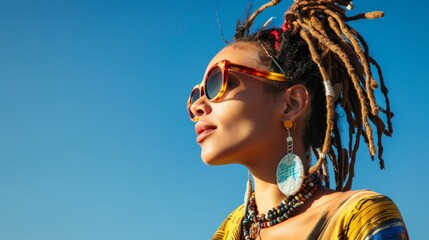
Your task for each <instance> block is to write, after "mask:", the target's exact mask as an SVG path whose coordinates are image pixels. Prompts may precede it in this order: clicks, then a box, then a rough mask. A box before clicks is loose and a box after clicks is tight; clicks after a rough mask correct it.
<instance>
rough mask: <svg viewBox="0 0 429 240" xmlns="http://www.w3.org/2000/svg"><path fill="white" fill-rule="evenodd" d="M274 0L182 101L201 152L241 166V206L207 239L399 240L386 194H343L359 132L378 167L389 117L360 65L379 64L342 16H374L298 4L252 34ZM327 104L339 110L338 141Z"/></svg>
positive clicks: (400, 230)
mask: <svg viewBox="0 0 429 240" xmlns="http://www.w3.org/2000/svg"><path fill="white" fill-rule="evenodd" d="M278 2H280V1H279V0H277V1H276V0H273V1H271V2H269V3H267V4H265V5H263V6H262V7H261V8H259V9H258V10H257V11H255V13H254V14H253V15H252V16H250V17H249V18H248V19H247V20H246V21H245V22H243V23H241V24H238V25H237V31H236V35H235V38H234V42H233V43H232V44H229V45H228V46H227V47H225V48H224V49H222V50H221V51H220V52H219V53H218V54H217V55H216V56H215V57H214V58H213V59H212V60H211V62H210V63H209V65H208V68H207V70H206V72H205V75H204V79H203V82H202V83H201V84H199V85H197V86H196V87H195V88H194V89H193V91H192V93H191V96H190V98H189V101H188V110H189V114H190V117H191V119H192V120H193V121H195V122H196V125H195V130H196V133H197V142H198V143H199V144H200V145H201V148H202V152H201V156H202V159H203V160H204V161H205V162H206V163H207V164H211V165H220V164H231V163H238V164H242V165H244V166H246V167H247V168H248V169H249V180H248V184H247V190H246V194H245V201H244V204H243V205H242V206H240V207H238V208H237V209H236V210H235V211H233V212H232V213H231V214H230V215H229V216H228V218H227V219H226V220H225V221H224V223H223V224H222V225H221V226H220V228H219V229H218V231H217V232H216V233H215V235H214V237H213V239H246V240H248V239H269V240H275V239H408V234H407V230H406V227H405V224H404V222H403V220H402V218H401V215H400V213H399V211H398V209H397V208H396V206H395V204H394V203H393V202H392V201H391V200H390V199H389V198H388V197H386V196H383V195H380V194H378V193H375V192H372V191H350V188H351V184H352V179H353V176H354V163H355V160H356V151H357V149H358V148H359V146H360V140H361V138H363V139H364V141H365V142H366V143H367V145H368V150H369V153H370V155H371V157H374V156H375V155H376V154H378V158H379V160H380V167H381V168H383V167H384V162H383V159H382V152H383V146H382V136H383V135H387V136H390V134H391V132H392V126H391V122H390V119H391V117H392V113H391V112H390V107H389V101H388V98H387V89H386V87H385V86H384V82H383V79H382V75H381V71H380V70H379V72H378V76H379V78H380V81H379V82H380V85H381V90H382V92H383V94H384V96H385V99H386V107H385V109H382V108H381V107H380V106H379V105H378V103H377V102H376V100H375V98H374V90H375V89H376V88H377V85H378V83H377V82H376V81H375V79H374V76H373V75H372V72H371V69H370V64H371V63H372V64H374V65H375V66H376V67H378V65H377V64H376V62H375V61H374V60H373V59H372V58H371V57H370V56H369V54H368V48H367V45H366V43H365V41H364V40H363V38H362V37H361V36H360V35H359V34H358V33H357V32H356V31H355V30H354V29H352V28H350V27H349V26H348V25H347V24H346V21H349V20H356V19H359V18H375V17H380V16H382V13H380V12H374V13H368V14H364V15H358V16H355V17H346V16H345V9H344V8H345V7H347V8H350V7H351V6H352V5H351V2H350V1H348V0H338V1H333V0H321V1H313V0H307V1H299V0H298V1H294V3H293V5H292V6H291V7H290V9H289V10H288V11H287V12H286V14H285V21H284V23H283V25H282V27H281V28H267V25H268V23H267V24H265V25H264V26H263V27H262V28H261V29H259V30H258V31H256V32H255V33H252V34H251V33H250V30H249V29H250V27H251V25H252V22H253V20H254V19H255V17H256V16H257V15H258V14H259V13H260V12H262V11H263V10H264V9H265V8H267V7H270V6H273V5H276V4H277V3H278ZM378 69H379V68H378ZM335 109H337V110H339V111H341V112H342V115H344V116H345V120H344V122H345V124H346V126H348V128H349V131H348V136H346V138H348V139H346V140H345V139H343V138H344V136H341V134H340V130H339V123H340V122H339V120H340V119H339V117H338V115H336V114H335ZM380 114H384V115H385V116H384V118H385V119H386V123H385V121H383V118H382V117H380V116H379V115H380ZM386 124H387V126H386ZM373 130H374V132H375V133H376V134H377V140H378V144H377V146H376V145H375V143H374V136H373ZM342 137H343V138H342ZM344 143H346V145H345V144H344ZM344 145H345V146H344ZM312 155H315V156H316V158H317V161H315V163H314V164H313V163H312V161H311V156H312ZM328 161H329V162H331V163H332V167H331V168H332V169H333V170H334V172H335V177H334V179H335V182H336V190H331V189H330V188H329V186H330V181H329V180H330V177H329V174H328V168H329V167H328ZM252 178H253V184H252V182H251V179H252ZM252 185H254V190H253V189H252V188H253V186H252Z"/></svg>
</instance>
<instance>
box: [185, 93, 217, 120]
mask: <svg viewBox="0 0 429 240" xmlns="http://www.w3.org/2000/svg"><path fill="white" fill-rule="evenodd" d="M190 110H191V112H192V114H194V115H195V116H196V117H197V118H199V117H201V116H204V115H207V114H209V113H210V112H211V111H212V109H211V106H210V104H209V100H208V99H207V98H206V96H201V97H200V98H198V100H197V101H195V102H194V103H192V105H191V107H190Z"/></svg>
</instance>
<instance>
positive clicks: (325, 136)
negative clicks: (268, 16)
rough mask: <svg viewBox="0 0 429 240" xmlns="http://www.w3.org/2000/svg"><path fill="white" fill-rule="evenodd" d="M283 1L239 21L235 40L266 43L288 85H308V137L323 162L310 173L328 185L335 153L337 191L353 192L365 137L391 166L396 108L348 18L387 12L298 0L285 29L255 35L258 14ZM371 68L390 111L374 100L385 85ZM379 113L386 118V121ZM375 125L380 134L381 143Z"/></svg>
mask: <svg viewBox="0 0 429 240" xmlns="http://www.w3.org/2000/svg"><path fill="white" fill-rule="evenodd" d="M279 2H280V0H272V1H270V2H268V3H265V4H264V5H262V6H261V7H260V8H259V9H257V10H256V11H255V12H254V13H253V14H252V15H251V16H250V17H249V18H247V20H246V21H244V22H238V24H237V28H236V34H235V36H234V40H235V41H236V42H238V41H245V42H258V43H260V44H262V46H264V49H267V51H269V53H270V55H272V56H273V57H274V58H275V59H276V60H277V62H279V63H280V65H282V66H281V67H282V69H283V70H285V73H286V76H287V77H288V79H289V83H288V84H296V83H300V84H303V85H305V86H306V87H307V88H308V91H309V92H310V98H311V104H310V105H311V106H310V108H311V111H310V118H309V121H308V123H307V127H306V131H305V134H304V139H305V144H306V147H307V148H308V149H310V148H311V149H312V150H313V152H314V153H315V155H316V156H317V159H318V160H317V162H316V164H315V165H314V166H312V167H311V168H310V170H309V174H312V173H314V172H318V171H319V172H321V173H322V174H323V176H324V181H325V184H326V185H327V186H328V187H329V174H328V167H327V164H328V163H327V161H326V159H327V157H328V158H329V159H330V161H331V163H332V165H333V169H334V172H335V181H336V189H337V190H341V191H345V190H349V189H351V186H352V180H353V177H354V165H355V162H356V154H357V150H358V148H359V144H360V140H361V139H364V141H365V143H366V144H367V145H368V150H369V153H370V156H371V158H372V159H374V156H375V155H376V153H377V151H378V159H379V165H380V168H381V169H383V168H384V160H383V157H382V154H383V144H382V136H383V135H386V136H391V134H392V131H393V128H392V123H391V118H392V117H393V113H392V112H391V111H390V103H389V98H388V96H387V88H386V86H385V83H384V79H383V75H382V72H381V68H380V66H379V65H378V63H377V62H376V61H375V60H374V59H373V58H372V57H370V55H369V49H368V45H367V43H366V42H365V40H364V39H363V37H362V36H361V35H360V34H359V33H358V32H357V31H356V30H355V29H353V28H352V27H350V26H349V25H348V24H347V22H349V21H353V20H359V19H374V18H379V17H383V12H370V13H364V14H358V15H356V16H351V17H347V16H346V15H345V13H346V9H349V10H350V9H351V8H352V7H353V5H352V2H351V1H350V0H295V1H294V3H293V4H292V6H291V7H290V8H289V9H288V10H287V11H286V13H285V15H284V19H285V21H284V23H283V25H282V28H272V29H265V25H264V26H263V27H262V28H261V29H260V30H259V31H257V32H255V33H252V34H250V27H251V26H252V23H253V21H254V19H255V18H256V16H257V15H258V14H260V13H261V12H262V11H263V10H265V9H266V8H268V7H271V6H275V5H277V4H278V3H279ZM264 59H265V61H266V63H267V65H269V66H270V67H271V69H272V70H274V71H279V69H278V68H279V67H278V66H276V65H275V64H273V61H271V60H270V59H268V58H267V57H261V61H264ZM371 65H373V66H374V67H375V68H376V69H377V76H378V78H379V82H380V85H381V92H382V94H383V96H384V98H385V102H386V108H385V109H383V108H381V107H379V106H378V105H377V102H376V100H375V96H374V90H375V89H376V88H377V87H378V83H377V81H376V80H375V79H374V75H373V74H372V72H371ZM320 104H325V106H326V107H323V106H320ZM336 108H337V109H338V108H340V109H342V111H343V112H344V113H345V117H346V122H347V125H348V146H347V148H346V147H344V146H343V139H342V138H341V134H340V127H339V121H338V118H339V117H338V115H337V114H336V112H335V109H336ZM379 112H381V113H383V114H385V115H386V121H384V120H383V119H382V118H381V117H380V116H379ZM385 122H386V123H385ZM386 124H387V127H386ZM373 128H375V131H376V134H377V146H376V144H375V143H374V136H373Z"/></svg>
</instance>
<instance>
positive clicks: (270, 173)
mask: <svg viewBox="0 0 429 240" xmlns="http://www.w3.org/2000/svg"><path fill="white" fill-rule="evenodd" d="M294 153H295V154H297V155H298V156H300V158H301V159H302V163H303V166H304V169H305V170H304V173H305V174H307V170H308V168H309V163H308V161H307V156H306V151H304V150H303V149H299V148H298V149H296V150H295V151H294ZM282 157H283V156H282ZM275 158H276V159H264V161H263V162H262V161H259V162H258V164H259V165H257V166H248V168H249V171H250V172H251V173H252V176H253V182H254V191H255V199H256V205H257V208H258V213H266V212H268V210H271V209H272V208H273V207H276V206H278V205H279V203H280V202H281V201H282V200H283V199H285V198H286V196H285V195H284V194H283V193H282V192H281V191H280V189H279V188H278V186H277V179H276V173H277V165H278V162H279V161H280V159H281V157H275ZM270 160H271V161H270Z"/></svg>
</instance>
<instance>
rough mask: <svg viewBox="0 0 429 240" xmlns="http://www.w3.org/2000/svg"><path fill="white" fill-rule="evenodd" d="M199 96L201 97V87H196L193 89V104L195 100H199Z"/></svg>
mask: <svg viewBox="0 0 429 240" xmlns="http://www.w3.org/2000/svg"><path fill="white" fill-rule="evenodd" d="M198 98H200V89H198V88H195V89H194V91H192V93H191V102H190V103H191V104H193V103H194V102H196V101H197V100H198Z"/></svg>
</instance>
